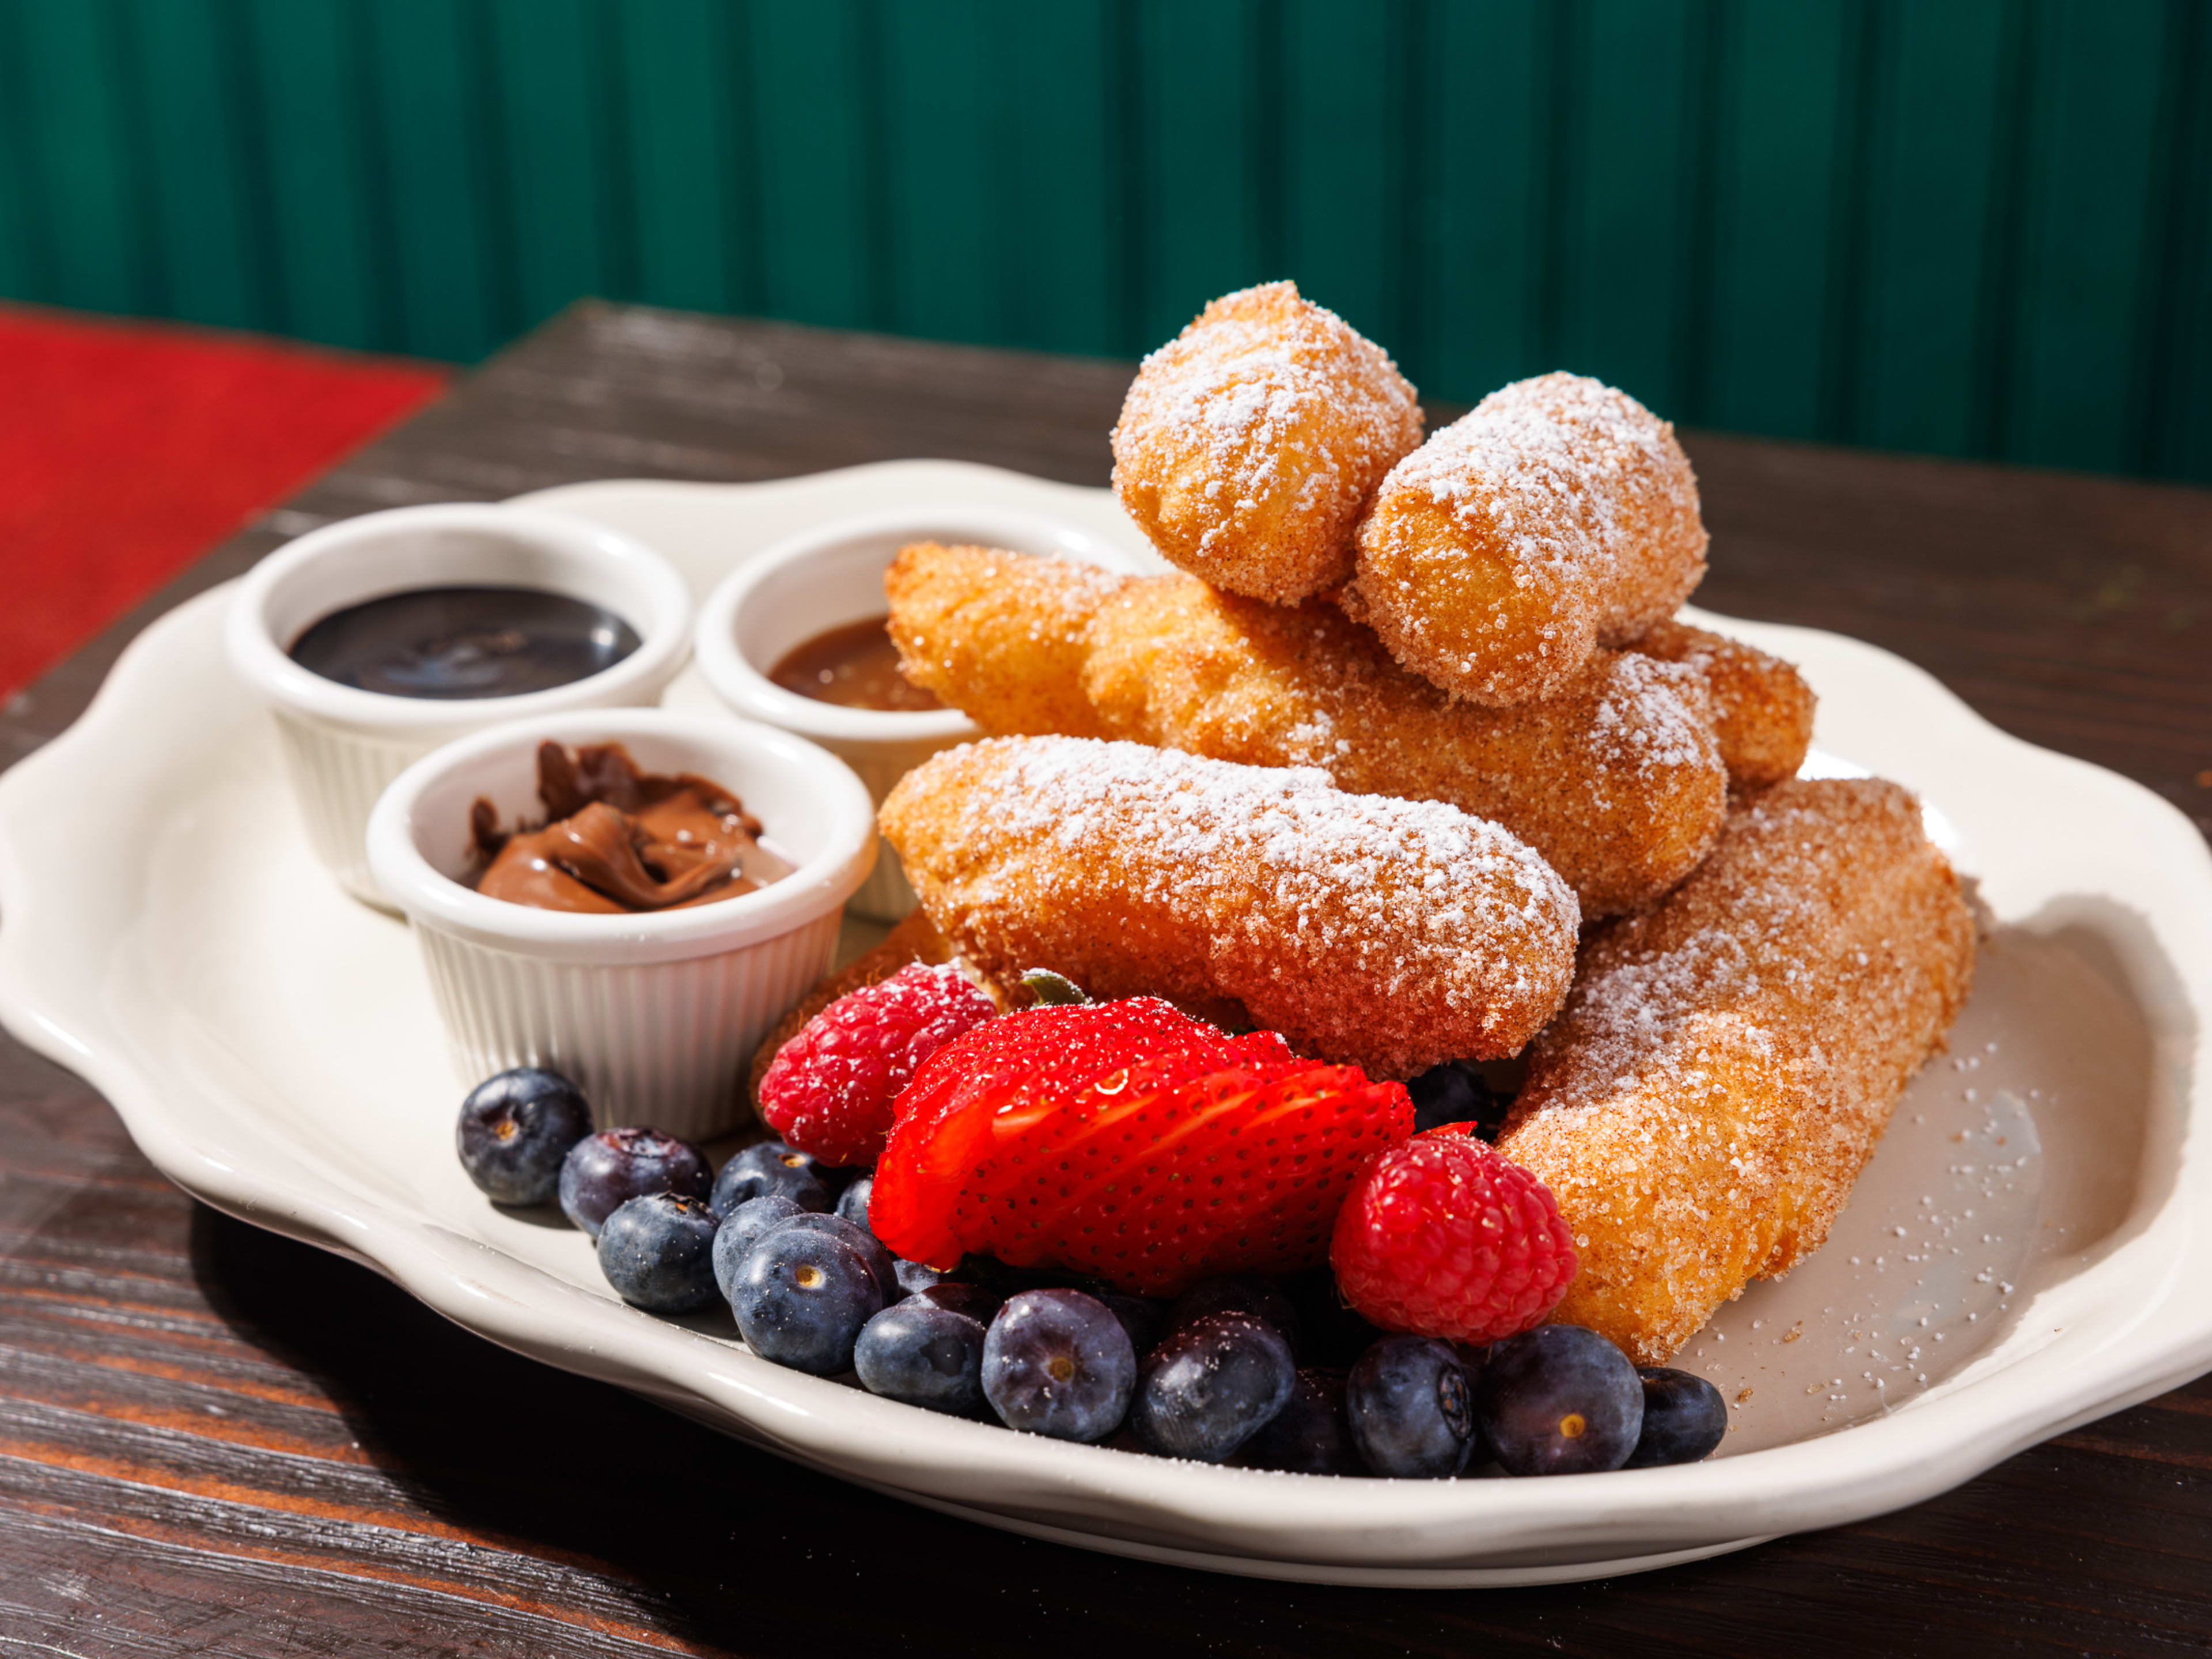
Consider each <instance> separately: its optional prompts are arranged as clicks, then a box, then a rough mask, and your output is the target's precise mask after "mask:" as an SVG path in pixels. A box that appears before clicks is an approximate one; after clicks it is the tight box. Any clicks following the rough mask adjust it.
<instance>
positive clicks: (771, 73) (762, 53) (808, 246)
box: [748, 0, 881, 327]
mask: <svg viewBox="0 0 2212 1659" xmlns="http://www.w3.org/2000/svg"><path fill="white" fill-rule="evenodd" d="M874 10H875V9H874V7H873V6H872V5H870V4H868V3H866V0H809V3H807V4H805V5H803V6H786V5H781V4H774V3H769V4H761V5H756V6H753V7H750V8H749V12H748V15H749V21H750V23H751V25H752V32H751V38H750V41H749V46H750V52H751V57H752V61H753V64H754V65H755V73H754V76H753V88H752V91H753V97H754V99H755V100H756V109H757V132H758V134H759V139H758V142H759V155H760V173H761V181H760V198H761V258H762V268H763V285H764V288H765V290H766V291H765V295H764V300H765V303H766V306H767V308H768V310H769V313H771V314H772V315H775V316H778V317H788V318H791V319H794V320H795V321H798V322H802V323H821V324H825V325H829V326H832V327H866V326H867V325H870V324H871V323H872V322H873V321H874V320H875V319H874V317H873V316H872V295H871V291H870V276H869V266H870V261H871V259H872V257H873V256H874V253H875V249H874V247H873V246H872V243H873V238H874V225H873V223H872V221H873V218H874V210H873V204H872V196H873V193H874V191H873V187H872V185H871V182H870V173H871V169H872V167H873V165H874V162H873V159H872V155H871V149H872V145H873V144H874V143H875V142H876V141H875V137H874V135H875V133H876V131H877V127H876V125H875V123H874V122H873V121H872V119H871V118H869V114H868V104H869V100H870V97H871V95H872V94H871V93H870V91H869V89H868V88H866V86H865V84H864V82H865V80H866V66H867V64H868V61H869V46H868V44H867V41H866V38H865V33H866V29H867V28H869V27H872V24H873V20H874ZM876 113H877V114H878V115H880V113H881V112H880V111H878V112H876Z"/></svg>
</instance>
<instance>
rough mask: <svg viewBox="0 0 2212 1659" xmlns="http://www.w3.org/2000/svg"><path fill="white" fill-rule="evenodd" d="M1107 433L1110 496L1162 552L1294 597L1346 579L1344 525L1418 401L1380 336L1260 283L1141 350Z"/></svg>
mask: <svg viewBox="0 0 2212 1659" xmlns="http://www.w3.org/2000/svg"><path fill="white" fill-rule="evenodd" d="M1113 441H1114V493H1115V495H1118V496H1120V497H1121V505H1122V506H1123V507H1125V508H1127V511H1128V513H1129V516H1130V517H1131V518H1133V519H1134V520H1136V521H1137V523H1138V525H1139V526H1141V527H1142V529H1143V530H1144V532H1145V533H1146V535H1147V536H1149V537H1151V538H1152V544H1153V545H1154V546H1155V547H1157V548H1158V549H1159V550H1160V551H1161V553H1162V554H1163V555H1164V556H1166V557H1167V559H1168V560H1169V561H1170V562H1172V563H1174V564H1176V565H1177V566H1179V567H1181V568H1182V569H1185V570H1188V571H1189V572H1190V573H1191V574H1193V575H1194V576H1200V577H1203V578H1204V579H1205V580H1207V581H1209V582H1212V584H1213V585H1214V586H1216V587H1220V588H1225V589H1227V590H1228V591H1229V592H1232V593H1246V594H1249V595H1251V596H1252V597H1253V598H1255V599H1267V600H1270V601H1272V602H1273V603H1274V604H1276V605H1296V604H1297V602H1298V601H1299V600H1301V599H1305V598H1307V597H1308V596H1309V595H1311V594H1314V593H1318V592H1322V590H1324V589H1326V588H1332V587H1335V586H1340V584H1341V583H1343V582H1344V580H1346V578H1347V577H1349V576H1350V575H1351V574H1352V529H1353V526H1355V525H1356V524H1357V523H1358V519H1359V514H1360V513H1361V511H1362V510H1363V509H1364V507H1366V505H1367V501H1368V499H1369V498H1370V496H1371V495H1374V493H1375V487H1376V485H1377V484H1379V483H1382V481H1383V474H1384V473H1386V472H1388V471H1389V470H1390V466H1391V464H1392V463H1393V462H1395V461H1396V460H1397V459H1398V458H1399V457H1400V456H1401V455H1404V454H1406V453H1407V452H1409V451H1410V450H1412V449H1413V447H1414V446H1415V445H1417V444H1419V442H1420V441H1421V410H1420V405H1419V403H1417V402H1416V401H1415V399H1414V394H1413V386H1411V385H1410V384H1409V383H1408V382H1407V380H1406V377H1405V376H1404V375H1402V374H1399V373H1398V367H1397V365H1396V364H1395V363H1394V362H1391V361H1390V358H1389V354H1388V353H1386V352H1385V351H1383V349H1382V348H1381V347H1380V346H1378V345H1376V344H1375V343H1373V342H1372V341H1370V340H1368V339H1366V338H1364V337H1362V336H1361V335H1360V334H1359V333H1358V331H1355V330H1354V329H1352V327H1351V326H1350V325H1348V324H1346V322H1345V321H1344V320H1343V319H1341V318H1340V317H1338V316H1337V315H1336V314H1335V313H1334V312H1330V311H1325V310H1323V309H1322V307H1319V306H1317V305H1313V304H1310V303H1309V302H1308V301H1304V300H1302V299H1300V298H1299V297H1298V290H1297V285H1296V284H1295V283H1267V284H1266V285H1265V286H1264V287H1261V288H1249V289H1243V290H1241V291H1240V292H1238V293H1235V294H1227V295H1223V296H1222V297H1221V298H1220V299H1218V300H1216V301H1213V302H1212V304H1211V305H1209V306H1207V307H1206V309H1205V310H1204V311H1203V312H1201V313H1199V317H1198V319H1197V320H1196V321H1195V322H1194V323H1192V324H1191V325H1190V326H1189V327H1188V328H1186V329H1184V330H1183V331H1182V333H1181V334H1179V335H1177V336H1176V337H1175V338H1174V339H1173V340H1171V341H1170V342H1169V343H1167V344H1166V345H1164V346H1163V347H1161V348H1160V349H1158V351H1155V352H1154V353H1152V356H1149V357H1147V358H1146V359H1145V361H1144V364H1143V366H1142V367H1141V368H1139V369H1138V371H1137V378H1136V380H1135V381H1134V382H1133V383H1132V384H1131V386H1130V387H1129V395H1128V398H1127V401H1126V402H1125V403H1123V404H1122V405H1121V421H1120V422H1119V423H1118V424H1117V425H1116V426H1115V428H1114V435H1113Z"/></svg>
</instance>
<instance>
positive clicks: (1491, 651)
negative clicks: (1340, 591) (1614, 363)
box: [1345, 374, 1706, 705]
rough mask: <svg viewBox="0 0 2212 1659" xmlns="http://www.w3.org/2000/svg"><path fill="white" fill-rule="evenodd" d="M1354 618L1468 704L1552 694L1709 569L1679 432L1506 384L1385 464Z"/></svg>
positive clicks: (1556, 389)
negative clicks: (1404, 455) (1389, 466)
mask: <svg viewBox="0 0 2212 1659" xmlns="http://www.w3.org/2000/svg"><path fill="white" fill-rule="evenodd" d="M1358 541H1359V555H1358V575H1357V576H1356V577H1355V578H1354V579H1353V580H1352V585H1351V586H1349V587H1347V588H1346V590H1345V605H1346V609H1348V610H1350V611H1352V614H1353V615H1354V616H1356V617H1360V618H1361V619H1362V620H1364V621H1365V622H1366V623H1369V624H1370V625H1371V626H1372V627H1373V628H1374V629H1375V631H1376V633H1377V634H1379V635H1382V636H1383V642H1384V643H1385V644H1387V645H1388V646H1389V647H1390V650H1391V653H1392V654H1393V655H1395V657H1396V658H1397V659H1398V660H1399V661H1400V662H1401V663H1403V664H1405V665H1406V666H1407V667H1408V668H1410V669H1412V670H1413V671H1415V672H1416V673H1419V674H1423V675H1425V676H1426V677H1427V678H1430V679H1431V680H1433V681H1435V682H1436V683H1437V684H1438V685H1440V686H1443V688H1444V689H1445V690H1448V691H1450V692H1453V693H1455V695H1457V696H1462V697H1465V698H1468V700H1469V701H1471V702H1481V703H1489V704H1492V705H1503V704H1508V703H1516V702H1530V701H1532V700H1533V699H1535V698H1538V697H1545V696H1551V695H1553V693H1554V692H1556V691H1557V690H1559V688H1560V687H1561V686H1563V685H1565V684H1566V682H1567V680H1568V678H1569V677H1570V676H1571V675H1572V674H1573V673H1574V672H1575V671H1576V670H1577V669H1578V668H1579V667H1581V665H1582V664H1583V661H1584V660H1585V659H1587V658H1588V657H1589V653H1591V651H1592V650H1593V649H1595V647H1598V646H1600V645H1619V644H1621V643H1623V642H1625V641H1628V640H1632V639H1633V638H1635V637H1636V635H1638V634H1640V633H1642V632H1643V631H1644V629H1647V628H1650V627H1651V626H1652V625H1653V624H1654V623H1658V622H1661V621H1663V620H1664V619H1665V618H1666V617H1669V616H1671V615H1672V614H1673V613H1674V608H1675V606H1677V605H1680V604H1681V602H1682V601H1683V599H1686V598H1687V597H1688V595H1689V592H1690V590H1691V589H1692V588H1693V587H1695V586H1697V585H1698V580H1699V578H1700V577H1701V576H1703V575H1704V574H1705V542H1706V537H1705V524H1704V522H1703V520H1701V519H1700V518H1699V513H1698V481H1697V477H1696V475H1695V474H1693V473H1692V471H1690V461H1689V458H1688V457H1687V456H1686V455H1685V454H1683V453H1682V447H1681V446H1680V444H1678V443H1677V442H1675V441H1674V428H1673V427H1672V426H1671V425H1670V424H1668V422H1665V421H1662V420H1661V419H1659V418H1658V417H1657V416H1655V415H1654V414H1652V413H1651V411H1650V410H1648V409H1646V408H1644V405H1643V404H1639V403H1638V402H1637V401H1636V399H1634V398H1631V397H1629V396H1628V395H1627V394H1626V392H1616V391H1614V390H1613V388H1612V387H1611V386H1605V385H1602V384H1601V383H1600V382H1598V381H1596V380H1589V379H1588V378H1586V377H1584V376H1583V375H1579V374H1545V375H1541V376H1539V377H1538V378H1537V379H1535V380H1518V381H1516V382H1515V383H1514V384H1513V385H1511V386H1500V387H1499V388H1498V390H1497V391H1495V392H1492V393H1491V394H1490V395H1489V396H1488V397H1487V398H1484V399H1483V400H1482V401H1481V402H1480V403H1479V404H1476V405H1475V406H1474V410H1472V411H1471V412H1469V413H1468V415H1466V416H1463V417H1462V419H1460V420H1458V421H1455V422H1453V423H1452V424H1451V425H1449V426H1448V427H1446V428H1444V429H1443V431H1441V432H1439V433H1437V434H1436V435H1434V436H1433V437H1431V439H1430V440H1429V441H1427V442H1426V443H1425V444H1423V445H1422V446H1421V447H1420V448H1419V449H1418V450H1415V451H1414V452H1413V453H1412V454H1411V455H1409V456H1407V458H1406V459H1404V460H1402V461H1401V462H1399V463H1398V465H1396V466H1395V467H1394V468H1393V469H1391V472H1390V476H1389V477H1387V478H1385V479H1384V480H1383V487H1382V489H1381V490H1380V491H1379V492H1378V493H1377V494H1376V498H1375V505H1374V507H1373V509H1372V510H1371V511H1370V513H1368V515H1367V518H1366V520H1365V521H1364V523H1363V524H1362V525H1361V526H1360V527H1359V538H1358Z"/></svg>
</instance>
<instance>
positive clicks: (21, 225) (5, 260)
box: [0, 0, 52, 300]
mask: <svg viewBox="0 0 2212 1659" xmlns="http://www.w3.org/2000/svg"><path fill="white" fill-rule="evenodd" d="M30 73H31V54H30V49H29V47H28V46H27V45H26V44H25V42H24V28H23V19H22V16H21V9H20V8H19V6H18V5H17V3H16V0H0V295H8V296H10V297H12V298H15V299H21V300H44V299H46V298H48V297H49V295H50V294H51V289H52V284H51V282H50V279H49V276H48V271H47V265H48V261H47V260H46V258H45V257H44V251H45V240H46V239H45V235H44V232H45V228H46V227H45V223H44V218H43V216H41V215H39V214H37V213H36V212H34V210H33V203H34V201H35V199H36V196H37V191H36V189H35V187H34V185H33V182H32V179H31V148H32V143H31V124H30V111H29V103H30V94H29V92H28V91H27V82H28V81H29V79H30Z"/></svg>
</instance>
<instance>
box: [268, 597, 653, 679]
mask: <svg viewBox="0 0 2212 1659" xmlns="http://www.w3.org/2000/svg"><path fill="white" fill-rule="evenodd" d="M638 643H639V641H638V636H637V630H636V629H634V628H632V627H631V626H630V625H629V623H626V622H624V621H623V619H622V618H621V617H617V615H615V613H614V612H613V611H607V610H604V609H602V608H601V607H600V606H599V605H593V604H592V603H591V602H590V601H588V600H586V599H575V598H573V597H571V596H570V595H568V594H566V593H549V592H544V590H543V589H540V588H535V587H416V588H410V589H408V590H406V591H405V592H399V593H386V594H384V595H382V596H381V597H380V598H377V599H365V600H363V601H362V603H361V604H359V605H348V606H346V608H345V609H344V610H343V611H332V612H331V614H330V615H329V616H327V617H323V618H322V619H321V620H320V621H319V622H317V623H314V624H313V626H312V627H310V628H309V629H307V631H306V632H305V633H303V634H301V635H300V637H299V638H298V639H296V640H295V641H292V647H291V650H290V652H289V655H290V657H291V659H292V660H293V661H294V662H296V663H298V664H299V665H300V666H301V667H302V668H305V669H308V670H310V671H313V672H314V673H317V674H320V675H321V676H322V677H323V678H325V679H326V680H335V681H337V683H338V684H340V685H352V686H358V687H359V688H360V689H361V690H364V691H380V692H382V693H383V694H384V695H385V696H392V697H429V698H434V699H436V700H438V701H440V702H454V701H459V700H460V699H462V698H466V697H519V696H522V695H523V694H524V693H526V692H530V691H546V690H551V689H552V688H553V687H555V686H556V685H568V684H573V683H574V682H575V681H577V680H580V679H585V678H588V677H589V676H591V675H593V674H596V673H599V671H601V670H602V669H607V668H611V667H613V666H614V665H616V664H617V663H618V662H620V661H621V660H622V659H623V658H624V657H627V656H629V654H630V653H631V652H633V651H635V650H636V649H637V647H638Z"/></svg>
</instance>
